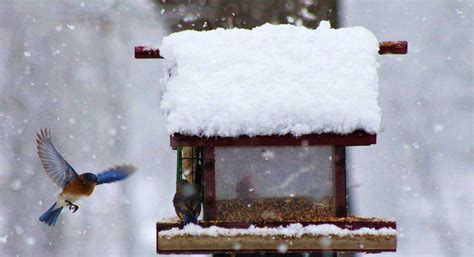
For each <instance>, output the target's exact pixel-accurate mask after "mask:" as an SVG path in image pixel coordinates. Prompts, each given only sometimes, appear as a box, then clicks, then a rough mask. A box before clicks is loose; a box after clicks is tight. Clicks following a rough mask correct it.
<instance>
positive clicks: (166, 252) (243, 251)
mask: <svg viewBox="0 0 474 257" xmlns="http://www.w3.org/2000/svg"><path fill="white" fill-rule="evenodd" d="M396 251H397V250H396V249H371V250H364V249H358V250H347V249H332V250H331V251H327V250H311V251H309V250H287V251H286V252H285V253H284V254H288V253H324V254H326V253H328V254H331V253H332V254H337V253H338V252H357V253H381V252H396ZM157 253H158V254H213V253H214V254H215V253H239V254H241V253H263V254H265V253H275V254H277V255H278V256H280V255H282V253H280V252H279V251H278V250H269V249H254V250H251V251H246V250H234V249H226V250H221V251H216V250H192V251H189V250H182V251H178V250H159V249H158V250H157ZM324 256H326V255H324ZM330 256H331V255H330Z"/></svg>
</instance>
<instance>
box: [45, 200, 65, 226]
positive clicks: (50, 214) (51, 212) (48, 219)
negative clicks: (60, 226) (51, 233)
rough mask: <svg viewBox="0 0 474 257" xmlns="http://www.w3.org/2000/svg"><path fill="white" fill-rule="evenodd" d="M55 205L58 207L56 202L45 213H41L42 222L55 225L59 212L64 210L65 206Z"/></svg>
mask: <svg viewBox="0 0 474 257" xmlns="http://www.w3.org/2000/svg"><path fill="white" fill-rule="evenodd" d="M55 207H56V203H55V204H53V206H51V208H49V209H48V210H47V211H46V212H45V213H43V215H41V217H40V218H39V220H40V221H41V222H44V223H46V224H48V226H54V225H55V224H56V221H57V220H58V217H59V214H60V213H61V211H62V210H63V207H60V208H55Z"/></svg>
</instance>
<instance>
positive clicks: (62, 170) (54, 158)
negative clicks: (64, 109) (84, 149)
mask: <svg viewBox="0 0 474 257" xmlns="http://www.w3.org/2000/svg"><path fill="white" fill-rule="evenodd" d="M37 136H38V138H37V139H36V144H37V149H38V156H39V158H40V160H41V163H42V164H43V168H44V170H45V171H46V174H48V176H49V177H50V178H51V179H52V180H53V181H54V183H56V184H57V185H58V186H60V187H64V186H65V185H66V184H67V182H69V180H70V179H71V178H75V177H77V173H76V172H75V171H74V169H73V168H72V167H71V165H69V163H67V161H66V160H64V158H63V157H62V156H61V155H60V154H59V152H58V151H57V150H56V148H55V147H54V145H53V143H52V142H51V137H50V136H51V131H50V130H48V129H46V128H45V129H44V130H43V129H42V130H40V133H38V134H37Z"/></svg>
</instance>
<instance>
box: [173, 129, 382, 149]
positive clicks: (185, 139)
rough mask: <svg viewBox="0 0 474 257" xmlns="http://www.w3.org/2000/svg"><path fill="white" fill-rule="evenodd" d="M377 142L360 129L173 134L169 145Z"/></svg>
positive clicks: (374, 137)
mask: <svg viewBox="0 0 474 257" xmlns="http://www.w3.org/2000/svg"><path fill="white" fill-rule="evenodd" d="M376 142H377V135H375V134H369V133H367V132H365V131H362V130H357V131H354V132H353V133H351V134H347V135H339V134H334V133H326V134H310V135H303V136H300V137H295V136H293V135H283V136H277V135H274V136H255V137H249V136H239V137H199V136H186V135H182V134H174V135H172V136H170V145H171V147H172V148H173V149H176V148H177V147H181V146H195V147H209V146H295V145H302V146H314V145H336V146H356V145H371V144H375V143H376Z"/></svg>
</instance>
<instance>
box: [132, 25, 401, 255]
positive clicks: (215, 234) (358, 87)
mask: <svg viewBox="0 0 474 257" xmlns="http://www.w3.org/2000/svg"><path fill="white" fill-rule="evenodd" d="M160 50H161V51H160ZM406 52H407V43H406V42H405V41H398V42H381V43H379V42H378V41H377V39H376V38H375V36H374V35H373V34H372V33H371V32H369V31H368V30H366V29H365V28H362V27H353V28H342V29H331V28H330V26H329V23H327V22H322V23H321V24H320V26H319V27H318V28H317V29H316V30H311V29H307V28H304V27H295V26H291V25H269V24H267V25H263V26H261V27H257V28H255V29H253V30H244V29H230V30H224V29H217V30H213V31H206V32H197V31H184V32H179V33H174V34H171V35H170V36H168V37H166V38H164V40H163V43H162V45H161V47H160V49H159V50H158V49H157V48H148V47H136V48H135V57H136V58H163V59H164V60H165V72H166V76H165V78H164V79H163V83H162V88H161V89H162V100H161V109H162V111H163V113H164V115H165V117H166V126H167V130H168V132H169V134H170V140H171V147H172V148H173V149H175V150H177V153H178V163H177V180H181V179H183V178H184V179H186V180H187V181H188V182H190V183H192V184H195V185H196V186H197V188H199V189H200V190H201V195H202V197H201V198H202V199H203V201H202V206H203V219H202V220H201V221H199V222H198V223H199V224H198V225H194V224H190V225H187V226H186V227H183V224H182V222H180V221H179V220H175V221H170V220H168V221H162V222H158V223H157V251H158V253H219V252H222V253H223V252H237V251H239V252H279V251H280V252H281V250H282V249H281V248H282V247H284V248H285V249H284V250H285V251H288V252H324V251H332V252H334V251H354V252H381V251H395V250H396V230H395V229H396V223H395V221H392V220H384V219H378V218H358V217H347V210H346V209H347V203H346V167H345V163H346V162H345V147H346V146H363V145H371V144H375V143H376V133H377V132H378V131H379V127H380V119H381V117H380V108H379V106H378V104H377V96H378V85H377V82H378V77H377V67H378V63H377V58H378V56H379V55H380V54H390V53H391V54H405V53H406Z"/></svg>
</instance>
